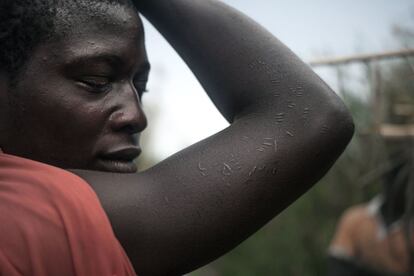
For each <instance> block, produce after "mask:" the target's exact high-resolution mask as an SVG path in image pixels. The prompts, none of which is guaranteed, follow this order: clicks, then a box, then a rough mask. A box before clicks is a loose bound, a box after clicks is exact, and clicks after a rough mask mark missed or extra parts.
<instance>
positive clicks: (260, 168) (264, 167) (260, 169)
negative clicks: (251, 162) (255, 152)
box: [258, 165, 266, 171]
mask: <svg viewBox="0 0 414 276" xmlns="http://www.w3.org/2000/svg"><path fill="white" fill-rule="evenodd" d="M264 169H266V165H263V166H260V167H259V168H258V170H259V171H263V170H264Z"/></svg>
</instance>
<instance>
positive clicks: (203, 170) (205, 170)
mask: <svg viewBox="0 0 414 276" xmlns="http://www.w3.org/2000/svg"><path fill="white" fill-rule="evenodd" d="M198 169H199V171H200V174H201V175H202V176H207V168H203V166H201V162H198Z"/></svg>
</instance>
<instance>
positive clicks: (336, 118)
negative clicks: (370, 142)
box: [319, 95, 355, 154]
mask: <svg viewBox="0 0 414 276" xmlns="http://www.w3.org/2000/svg"><path fill="white" fill-rule="evenodd" d="M325 110H326V111H325V112H324V114H323V117H324V118H323V119H322V122H323V123H322V126H321V124H320V123H319V128H320V129H322V131H321V132H320V135H321V136H322V137H321V138H322V139H321V142H322V143H324V144H325V146H327V147H328V148H331V149H332V148H336V149H337V150H338V154H340V153H342V152H343V151H344V150H345V148H346V146H347V145H348V144H349V142H350V141H351V139H352V137H353V135H354V131H355V125H354V121H353V118H352V116H351V113H350V111H349V110H348V108H347V107H346V106H345V104H344V103H343V101H342V100H341V99H340V98H339V97H338V96H337V95H333V97H332V98H331V99H330V101H329V102H328V104H327V108H326V109H325Z"/></svg>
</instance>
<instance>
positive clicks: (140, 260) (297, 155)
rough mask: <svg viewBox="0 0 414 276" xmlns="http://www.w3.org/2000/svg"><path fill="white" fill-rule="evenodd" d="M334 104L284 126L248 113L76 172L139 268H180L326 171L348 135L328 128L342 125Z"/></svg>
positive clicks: (212, 252) (204, 257) (255, 224)
mask: <svg viewBox="0 0 414 276" xmlns="http://www.w3.org/2000/svg"><path fill="white" fill-rule="evenodd" d="M313 109H314V110H315V113H316V110H317V109H318V107H317V106H314V107H313ZM323 112H326V108H325V109H324V108H321V109H320V110H319V114H321V113H323ZM336 112H337V111H334V112H331V113H330V114H329V115H330V116H327V114H324V115H323V116H320V117H319V116H317V115H315V117H318V119H317V122H315V121H314V120H310V121H308V120H304V119H303V118H302V116H303V113H302V112H296V113H294V112H292V114H291V115H286V116H285V117H284V118H285V121H284V122H283V123H285V125H284V126H282V125H281V123H280V120H279V118H278V117H276V118H275V117H273V115H269V114H267V113H266V112H264V113H263V114H250V115H249V116H246V117H243V118H242V119H238V120H236V121H235V122H233V124H232V125H231V126H230V127H229V128H227V129H225V130H223V131H222V132H220V133H218V134H216V135H213V136H212V137H210V138H208V139H206V140H204V141H201V142H199V143H197V144H195V145H192V146H191V147H189V148H187V149H185V150H183V151H181V152H179V153H177V154H175V155H173V156H171V157H170V158H168V159H167V160H165V161H163V162H161V163H160V164H158V165H156V166H155V167H153V168H151V169H149V170H147V171H145V172H143V173H140V174H135V175H134V174H133V175H116V174H104V173H98V172H96V173H92V172H78V174H80V175H81V176H82V177H83V178H84V179H86V180H87V181H88V182H89V183H90V184H91V185H92V187H94V189H95V191H96V192H97V194H98V196H99V198H100V200H101V202H102V204H103V207H104V209H105V210H106V211H107V213H108V216H109V218H110V220H111V223H112V225H113V228H114V230H115V233H116V235H117V237H118V238H119V240H120V241H121V243H122V245H123V246H124V248H125V249H126V251H127V253H128V255H129V256H130V258H131V261H132V262H133V263H135V264H136V266H135V267H136V269H137V271H138V273H139V274H141V275H146V273H148V274H150V275H156V274H160V275H166V274H168V275H174V273H184V272H186V271H189V270H191V269H194V268H196V267H197V266H200V265H203V264H205V263H206V262H208V261H210V260H212V259H214V258H217V257H218V256H220V255H221V254H223V253H225V252H226V251H228V250H230V249H231V248H233V247H234V246H235V245H237V244H238V243H240V242H241V241H242V240H244V239H245V238H247V237H248V236H249V235H251V234H252V233H253V232H255V231H256V230H258V229H259V228H260V227H261V226H263V225H264V224H265V223H266V222H268V221H269V220H270V219H271V218H273V217H274V216H275V215H276V214H277V213H278V212H280V211H281V210H282V209H284V208H285V207H286V206H287V205H289V204H290V203H291V202H292V201H293V200H295V199H296V198H297V197H298V196H299V195H300V194H302V193H303V192H304V191H306V190H307V189H308V188H309V187H310V186H311V185H312V184H313V183H314V182H315V181H317V180H318V179H319V178H320V177H321V176H322V175H323V174H324V173H325V172H326V170H327V169H328V168H329V167H330V166H331V165H332V163H333V162H334V160H335V159H336V158H337V156H338V155H339V154H340V153H341V151H342V150H343V148H344V146H345V145H346V142H347V140H348V139H349V137H347V136H346V135H345V136H344V135H343V134H344V133H345V134H347V131H346V130H345V132H344V133H343V132H342V131H344V130H343V129H335V128H337V127H338V126H340V127H348V126H346V124H347V123H348V122H346V120H343V117H341V113H340V112H339V113H336ZM315 117H314V118H315ZM341 120H343V121H341ZM344 124H345V126H344ZM327 129H330V130H329V131H326V130H327ZM341 132H342V133H341ZM348 136H349V134H348ZM140 272H141V273H140Z"/></svg>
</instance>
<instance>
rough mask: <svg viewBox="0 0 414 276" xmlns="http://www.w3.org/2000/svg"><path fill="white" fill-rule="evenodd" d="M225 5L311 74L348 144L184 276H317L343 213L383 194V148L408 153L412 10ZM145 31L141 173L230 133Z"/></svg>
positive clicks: (377, 4)
mask: <svg viewBox="0 0 414 276" xmlns="http://www.w3.org/2000/svg"><path fill="white" fill-rule="evenodd" d="M223 2H225V3H228V4H229V5H231V6H233V7H235V8H237V9H239V10H241V11H242V12H244V13H246V14H247V15H249V16H251V17H252V18H254V19H255V20H256V21H258V22H259V23H260V24H262V25H263V26H264V27H266V28H267V29H268V30H269V31H270V32H272V33H273V34H274V35H275V36H276V37H278V38H279V39H280V40H282V41H283V42H284V43H285V44H286V45H287V46H288V47H289V48H291V49H292V50H293V51H294V52H295V53H296V54H298V55H299V57H301V58H302V59H303V60H304V61H305V62H307V63H308V64H309V65H310V66H312V67H313V69H314V70H315V71H316V73H318V74H319V75H320V76H321V77H322V78H323V79H324V80H325V81H326V82H327V83H328V84H329V85H330V86H331V87H332V88H333V89H334V90H335V91H336V92H337V93H338V94H339V95H340V96H341V97H342V98H343V99H344V101H345V102H346V104H347V105H348V107H349V108H350V109H351V112H352V114H353V116H354V119H355V123H356V135H355V137H354V139H353V141H352V142H351V144H350V145H349V146H348V148H347V150H346V152H345V153H344V154H343V155H342V157H341V158H340V160H339V161H338V162H337V163H336V164H335V166H334V168H333V169H332V170H331V171H330V172H329V173H328V175H327V176H326V177H324V178H323V179H322V180H321V181H320V182H319V183H318V184H317V185H316V186H315V187H314V188H313V189H312V190H311V191H309V192H308V193H307V194H306V195H304V196H303V197H301V198H300V199H299V200H298V201H296V202H295V203H294V204H293V205H292V206H290V207H289V208H288V209H287V210H285V211H284V212H283V213H282V214H281V215H279V216H278V217H277V218H276V219H274V220H273V221H272V222H270V223H269V224H268V225H266V226H265V227H264V228H263V229H261V230H260V231H258V232H257V233H256V234H255V235H254V236H252V237H251V238H250V239H248V240H247V241H245V242H244V243H242V244H241V245H240V246H239V247H237V248H236V249H235V250H233V251H232V252H230V253H229V254H226V255H225V256H224V257H222V258H220V259H219V260H217V261H216V262H214V263H212V264H210V265H208V266H206V267H204V268H202V269H200V270H198V271H196V272H194V273H192V274H191V275H192V276H216V275H220V276H221V275H241V276H243V275H300V276H307V275H312V276H313V275H317V276H319V275H322V276H323V275H325V274H326V266H327V265H326V262H327V261H326V260H327V250H328V246H329V243H330V241H331V239H332V236H333V235H334V232H335V228H336V225H337V222H338V220H339V218H340V216H341V214H342V213H343V212H344V210H345V209H347V208H348V207H350V206H352V205H355V204H358V203H362V202H366V201H369V200H370V199H371V198H373V197H374V196H375V195H376V194H378V193H379V192H381V191H382V182H383V181H384V174H386V173H387V172H388V171H389V168H392V167H393V162H394V161H393V160H390V158H389V156H390V155H395V152H390V151H392V150H395V149H390V148H389V147H387V145H386V144H387V141H389V139H396V140H401V139H403V140H404V141H405V143H404V146H403V148H402V149H401V148H399V150H402V151H405V152H411V151H412V149H413V147H412V142H411V141H412V140H413V139H412V137H414V127H413V126H414V50H412V49H414V1H412V0H393V1H389V0H364V1H357V0H343V1H338V0H336V1H332V0H331V1H328V0H313V1H300V0H290V1H287V0H284V1H282V0H266V1H265V0H256V1H250V0H223ZM145 25H146V39H147V50H148V54H149V59H150V61H151V64H152V72H151V76H150V81H149V84H148V90H149V93H147V94H146V95H145V96H144V98H143V104H144V108H145V110H146V112H147V116H148V118H149V128H148V129H147V131H146V132H145V134H144V137H143V138H142V139H143V141H142V144H143V145H142V146H143V149H144V152H143V155H142V157H141V158H140V160H139V166H140V168H141V169H146V168H148V167H151V166H152V165H154V164H155V163H157V162H159V161H160V160H162V159H164V158H166V157H168V156H169V155H171V154H173V153H175V152H177V151H179V150H180V149H183V148H185V147H187V146H188V145H190V144H192V143H195V142H197V141H199V140H201V139H203V138H205V137H208V136H210V135H212V134H214V133H215V132H217V131H220V130H221V129H223V128H225V127H227V126H228V124H227V122H226V121H225V120H224V119H223V118H222V117H221V115H220V114H219V113H218V111H217V110H216V109H215V107H214V106H213V105H212V103H211V102H210V101H209V100H208V98H207V96H206V95H205V94H204V92H203V89H202V88H201V86H200V85H199V84H198V82H197V80H196V79H195V78H194V76H193V75H192V73H191V71H190V70H189V69H188V68H187V67H186V65H185V64H184V63H183V62H182V61H181V59H180V58H179V57H178V56H177V54H176V53H175V52H174V50H173V49H172V48H171V47H170V46H169V45H168V43H167V42H166V41H165V40H164V39H163V38H162V37H161V36H160V35H159V34H158V33H157V32H156V30H154V28H153V27H152V26H150V25H149V24H148V23H147V22H145ZM213 35H214V34H212V36H213ZM223 47H225V45H223ZM407 141H408V142H407ZM397 155H398V154H397ZM410 179H411V178H410ZM411 197H412V196H411V194H409V193H407V196H406V198H405V199H404V200H407V203H408V204H407V206H412V205H413V204H412V202H413V200H412V199H411ZM410 212H411V213H412V211H411V210H410V208H407V210H406V213H408V215H410Z"/></svg>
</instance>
